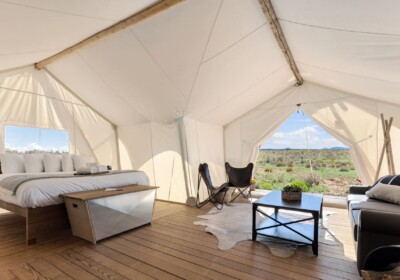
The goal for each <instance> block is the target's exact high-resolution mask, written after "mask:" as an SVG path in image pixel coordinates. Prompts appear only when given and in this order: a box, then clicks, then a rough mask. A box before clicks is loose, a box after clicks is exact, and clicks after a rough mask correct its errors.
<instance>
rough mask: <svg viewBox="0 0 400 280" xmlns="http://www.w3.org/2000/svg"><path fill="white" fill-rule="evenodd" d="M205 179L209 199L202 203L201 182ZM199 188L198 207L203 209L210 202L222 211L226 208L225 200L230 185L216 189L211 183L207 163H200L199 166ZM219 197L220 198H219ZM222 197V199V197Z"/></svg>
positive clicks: (225, 184)
mask: <svg viewBox="0 0 400 280" xmlns="http://www.w3.org/2000/svg"><path fill="white" fill-rule="evenodd" d="M201 179H203V181H204V183H205V185H206V186H207V192H208V197H207V198H206V199H205V200H203V201H201V202H200V199H199V192H200V182H201ZM198 182H199V183H198V186H197V199H196V207H197V208H201V207H203V205H205V204H206V203H208V202H211V203H212V204H213V205H214V206H215V208H217V209H218V210H221V209H222V207H223V206H224V199H225V195H226V192H227V191H228V190H229V188H228V187H227V186H228V184H227V183H224V184H223V185H221V186H219V187H214V186H213V184H212V182H211V177H210V171H209V170H208V164H207V163H200V165H199V176H198ZM217 195H218V196H217ZM221 196H222V197H221Z"/></svg>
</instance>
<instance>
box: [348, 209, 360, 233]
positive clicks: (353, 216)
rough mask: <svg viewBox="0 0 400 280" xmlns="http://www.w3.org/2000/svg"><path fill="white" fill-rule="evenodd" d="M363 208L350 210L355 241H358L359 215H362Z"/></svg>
mask: <svg viewBox="0 0 400 280" xmlns="http://www.w3.org/2000/svg"><path fill="white" fill-rule="evenodd" d="M360 212H361V210H353V211H350V213H351V215H350V224H351V228H352V229H353V238H354V241H357V231H358V216H360Z"/></svg>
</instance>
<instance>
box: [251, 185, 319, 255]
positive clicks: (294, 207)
mask: <svg viewBox="0 0 400 280" xmlns="http://www.w3.org/2000/svg"><path fill="white" fill-rule="evenodd" d="M322 201H323V199H322V195H321V194H306V193H303V194H302V198H301V200H300V201H287V200H282V193H281V191H279V190H275V191H271V192H270V193H269V194H267V195H265V196H263V197H261V198H260V199H258V200H256V201H255V202H253V235H252V239H253V240H256V239H257V234H260V235H265V236H269V237H273V238H278V239H282V240H288V241H292V242H296V243H299V244H305V245H311V246H312V250H313V253H314V255H316V256H318V224H319V218H320V217H321V218H322ZM259 207H269V208H274V213H273V214H271V215H268V214H267V213H265V211H263V210H262V209H260V208H259ZM279 209H285V210H290V211H299V212H305V213H310V214H311V217H305V218H301V219H297V220H290V219H288V218H284V217H282V216H281V215H279ZM257 212H259V213H261V214H262V215H264V216H266V217H267V219H265V220H264V221H263V222H261V223H260V224H259V225H258V226H257V227H256V213H257ZM309 220H314V224H306V223H304V222H305V221H309Z"/></svg>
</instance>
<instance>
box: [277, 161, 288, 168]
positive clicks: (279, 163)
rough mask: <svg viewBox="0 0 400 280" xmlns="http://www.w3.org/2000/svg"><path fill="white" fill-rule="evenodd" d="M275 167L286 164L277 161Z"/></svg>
mask: <svg viewBox="0 0 400 280" xmlns="http://www.w3.org/2000/svg"><path fill="white" fill-rule="evenodd" d="M275 165H276V166H277V167H282V166H285V165H286V164H285V163H284V162H283V161H277V162H276V164H275Z"/></svg>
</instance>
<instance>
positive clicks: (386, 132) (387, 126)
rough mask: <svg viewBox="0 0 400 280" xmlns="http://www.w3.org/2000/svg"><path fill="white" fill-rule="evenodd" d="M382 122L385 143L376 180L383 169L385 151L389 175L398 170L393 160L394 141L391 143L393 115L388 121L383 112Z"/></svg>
mask: <svg viewBox="0 0 400 280" xmlns="http://www.w3.org/2000/svg"><path fill="white" fill-rule="evenodd" d="M381 122H382V130H383V136H384V143H383V146H382V152H381V155H380V157H379V161H378V167H377V169H376V173H375V181H376V180H378V178H379V173H380V171H381V167H382V163H383V157H384V155H385V152H386V158H387V164H388V172H389V175H395V174H396V170H395V167H394V160H393V151H392V143H391V139H390V129H391V127H392V123H393V117H391V118H390V119H389V121H388V120H385V118H384V116H383V114H381Z"/></svg>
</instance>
